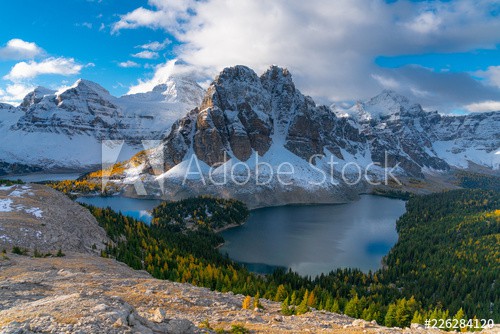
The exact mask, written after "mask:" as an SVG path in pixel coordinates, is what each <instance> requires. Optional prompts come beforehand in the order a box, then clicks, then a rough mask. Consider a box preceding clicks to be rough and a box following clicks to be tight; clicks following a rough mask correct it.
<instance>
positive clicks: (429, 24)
mask: <svg viewBox="0 0 500 334" xmlns="http://www.w3.org/2000/svg"><path fill="white" fill-rule="evenodd" d="M442 22H443V20H442V19H441V18H440V17H439V16H437V15H436V14H435V13H433V12H424V13H422V14H420V15H419V16H417V17H415V18H414V19H413V20H412V21H411V22H408V23H407V24H406V26H407V27H408V28H409V29H411V30H413V31H416V32H418V33H420V34H428V33H433V32H438V31H439V29H440V27H441V24H442Z"/></svg>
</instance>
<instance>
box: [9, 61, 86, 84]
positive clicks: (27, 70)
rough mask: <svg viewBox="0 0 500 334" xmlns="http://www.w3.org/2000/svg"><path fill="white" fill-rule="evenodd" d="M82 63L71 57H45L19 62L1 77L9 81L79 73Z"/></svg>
mask: <svg viewBox="0 0 500 334" xmlns="http://www.w3.org/2000/svg"><path fill="white" fill-rule="evenodd" d="M89 65H90V64H89ZM82 68H83V65H81V64H78V63H76V62H75V60H74V59H73V58H64V57H59V58H53V57H51V58H47V59H45V60H42V61H41V62H36V61H33V60H32V61H29V62H24V61H23V62H20V63H17V64H16V65H14V66H13V67H12V69H11V70H10V72H9V73H8V74H7V75H5V76H4V77H3V78H4V79H7V80H11V81H14V82H16V81H20V80H25V79H32V78H34V77H36V76H39V75H42V74H59V75H73V74H78V73H80V70H81V69H82Z"/></svg>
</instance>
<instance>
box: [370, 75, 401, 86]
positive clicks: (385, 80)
mask: <svg viewBox="0 0 500 334" xmlns="http://www.w3.org/2000/svg"><path fill="white" fill-rule="evenodd" d="M372 78H373V79H375V80H377V82H378V83H379V84H380V85H381V86H382V87H383V88H388V89H398V88H399V87H400V84H399V82H397V81H396V80H394V79H393V78H390V77H384V76H382V75H377V74H372Z"/></svg>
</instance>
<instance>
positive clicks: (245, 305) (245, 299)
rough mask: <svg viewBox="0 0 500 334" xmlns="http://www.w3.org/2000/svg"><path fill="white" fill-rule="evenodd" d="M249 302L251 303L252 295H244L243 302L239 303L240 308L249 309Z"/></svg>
mask: <svg viewBox="0 0 500 334" xmlns="http://www.w3.org/2000/svg"><path fill="white" fill-rule="evenodd" d="M251 304H252V297H250V296H246V297H245V298H244V299H243V303H242V304H241V308H242V309H244V310H248V309H250V305H251Z"/></svg>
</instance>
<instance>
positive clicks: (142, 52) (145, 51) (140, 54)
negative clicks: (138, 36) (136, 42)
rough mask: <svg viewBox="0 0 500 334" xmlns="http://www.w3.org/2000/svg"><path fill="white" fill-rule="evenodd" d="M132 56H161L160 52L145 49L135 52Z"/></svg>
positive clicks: (152, 57) (147, 57)
mask: <svg viewBox="0 0 500 334" xmlns="http://www.w3.org/2000/svg"><path fill="white" fill-rule="evenodd" d="M132 57H135V58H141V59H156V58H158V57H159V55H158V52H153V51H149V50H144V51H141V52H138V53H135V54H133V55H132Z"/></svg>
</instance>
